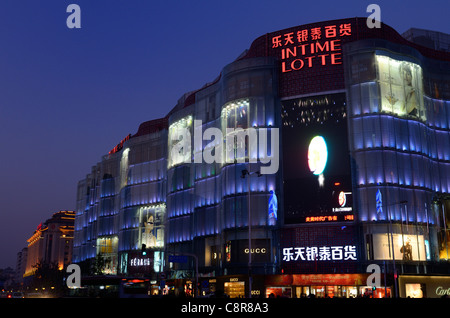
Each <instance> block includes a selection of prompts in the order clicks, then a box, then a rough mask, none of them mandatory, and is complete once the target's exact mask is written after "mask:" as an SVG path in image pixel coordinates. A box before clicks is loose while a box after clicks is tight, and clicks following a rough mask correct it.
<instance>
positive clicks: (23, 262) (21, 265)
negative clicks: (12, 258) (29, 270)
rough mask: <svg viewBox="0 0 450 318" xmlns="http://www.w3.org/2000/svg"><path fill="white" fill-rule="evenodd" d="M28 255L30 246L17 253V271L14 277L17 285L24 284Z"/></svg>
mask: <svg viewBox="0 0 450 318" xmlns="http://www.w3.org/2000/svg"><path fill="white" fill-rule="evenodd" d="M27 256H28V248H27V247H24V248H22V250H21V251H20V252H18V253H17V261H16V273H15V277H14V281H15V283H16V285H17V286H20V287H21V286H23V275H24V274H25V269H26V267H27V258H28V257H27Z"/></svg>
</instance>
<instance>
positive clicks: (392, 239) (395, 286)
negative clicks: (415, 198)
mask: <svg viewBox="0 0 450 318" xmlns="http://www.w3.org/2000/svg"><path fill="white" fill-rule="evenodd" d="M407 203H408V201H406V200H403V201H400V202H396V203H393V204H389V205H388V206H386V207H387V208H388V209H387V211H388V217H389V231H390V232H391V246H392V265H393V266H394V291H395V297H396V298H397V297H398V286H397V269H396V267H395V254H394V236H393V233H392V232H393V230H392V218H391V209H390V208H389V207H390V206H394V205H399V204H407Z"/></svg>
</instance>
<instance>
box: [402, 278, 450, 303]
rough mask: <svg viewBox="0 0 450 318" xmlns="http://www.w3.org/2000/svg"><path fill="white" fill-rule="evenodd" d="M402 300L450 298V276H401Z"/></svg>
mask: <svg viewBox="0 0 450 318" xmlns="http://www.w3.org/2000/svg"><path fill="white" fill-rule="evenodd" d="M398 286H399V295H400V297H401V298H450V276H443V275H439V276H438V275H434V276H425V275H399V277H398Z"/></svg>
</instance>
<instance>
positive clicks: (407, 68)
mask: <svg viewBox="0 0 450 318" xmlns="http://www.w3.org/2000/svg"><path fill="white" fill-rule="evenodd" d="M441 38H442V37H439V39H440V40H439V41H440V42H439V43H445V40H442V39H441ZM444 38H445V37H444ZM416 42H417V41H416V40H413V41H412V42H410V41H408V40H406V39H405V38H404V37H402V36H401V35H400V34H398V33H397V32H396V31H395V30H393V29H392V28H390V27H389V26H387V25H385V24H382V25H381V28H378V29H377V28H373V29H370V28H368V27H367V24H366V18H349V19H342V20H333V21H325V22H317V23H313V24H308V25H301V26H296V27H292V28H289V29H285V30H280V31H276V32H272V33H268V34H265V35H263V36H261V37H259V38H257V39H256V40H255V41H254V42H253V43H252V45H251V46H250V48H249V49H248V50H246V51H245V52H244V53H243V54H241V56H240V57H239V58H238V59H237V60H236V61H234V62H232V63H230V64H229V65H227V66H225V67H224V68H223V70H222V72H221V73H220V75H219V76H218V78H216V79H215V80H214V81H213V82H211V83H208V84H206V85H205V86H204V87H202V88H201V89H199V90H197V91H194V92H190V93H187V94H185V95H184V96H183V97H182V98H180V99H179V101H178V103H177V105H176V106H175V107H174V108H173V109H172V110H171V111H170V112H169V113H168V115H167V116H166V117H165V118H163V119H158V120H152V121H149V122H146V123H143V124H142V125H141V126H140V127H139V129H138V132H137V133H136V134H135V135H129V136H127V137H126V138H125V139H124V140H123V141H122V142H120V143H119V144H118V145H117V146H116V147H115V148H114V149H113V150H112V151H111V152H110V153H109V154H108V155H106V156H104V157H103V158H102V161H101V162H100V163H99V164H97V165H96V166H95V167H93V168H92V172H91V173H90V174H89V175H88V176H87V177H86V178H85V179H83V180H82V181H80V183H79V186H78V195H77V200H78V201H77V216H76V224H75V245H74V259H73V260H74V262H77V263H78V262H83V261H91V262H92V261H93V260H94V259H95V258H96V257H98V255H100V256H101V257H102V258H103V259H105V260H106V265H105V266H103V272H104V273H108V274H120V275H128V276H133V275H144V276H145V275H153V276H152V277H154V278H155V279H160V280H162V281H164V283H165V284H166V285H167V286H174V287H181V288H183V289H184V290H185V291H187V292H190V288H191V287H192V286H194V285H195V282H194V279H198V281H199V283H200V285H199V286H201V289H202V292H205V293H207V292H211V291H220V290H221V291H224V292H225V293H228V294H230V295H232V296H235V297H238V296H248V295H250V294H251V295H268V294H272V293H273V294H275V295H280V296H281V295H287V296H297V297H300V296H302V295H310V294H315V295H316V296H343V297H355V296H357V295H362V294H365V293H367V292H368V291H369V290H370V289H369V288H368V287H367V286H366V279H367V276H368V274H367V273H366V269H367V266H368V265H370V264H376V265H379V266H380V268H381V271H382V272H383V275H384V278H385V279H384V280H383V284H386V286H383V288H378V289H377V290H376V291H375V292H372V291H371V290H370V291H371V292H372V294H373V295H375V296H376V297H384V296H391V295H399V291H400V290H401V291H402V295H403V294H404V293H403V291H404V290H405V289H407V290H408V292H410V293H413V291H411V288H415V287H414V286H416V285H417V284H416V285H414V286H412V285H411V286H408V287H405V286H398V283H399V280H398V279H397V278H398V276H399V275H407V274H411V273H414V274H415V275H416V276H417V277H422V276H426V275H428V274H430V273H434V274H447V275H448V274H449V273H448V268H449V263H448V262H449V253H448V250H449V239H450V236H449V233H450V232H449V226H450V223H449V215H448V213H449V205H450V200H449V193H450V128H449V127H450V54H449V53H447V52H445V48H444V49H440V48H441V47H442V45H439V46H438V47H434V48H430V47H426V46H423V45H420V44H417V43H416ZM436 48H439V49H440V50H436ZM252 138H253V139H252ZM268 170H269V171H270V172H267V171H268ZM250 237H251V240H250V239H249V238H250ZM253 278H255V279H253ZM256 278H257V279H256ZM401 281H402V282H406V281H408V280H401ZM423 283H424V284H426V282H423ZM171 284H172V285H171ZM408 284H410V283H408ZM411 284H412V283H411ZM418 284H419V285H417V286H419V287H420V283H418ZM400 287H402V288H400ZM444 287H445V286H444Z"/></svg>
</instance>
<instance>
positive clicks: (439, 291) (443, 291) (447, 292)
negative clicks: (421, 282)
mask: <svg viewBox="0 0 450 318" xmlns="http://www.w3.org/2000/svg"><path fill="white" fill-rule="evenodd" d="M436 295H438V296H450V288H444V287H442V286H439V287H437V288H436Z"/></svg>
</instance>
